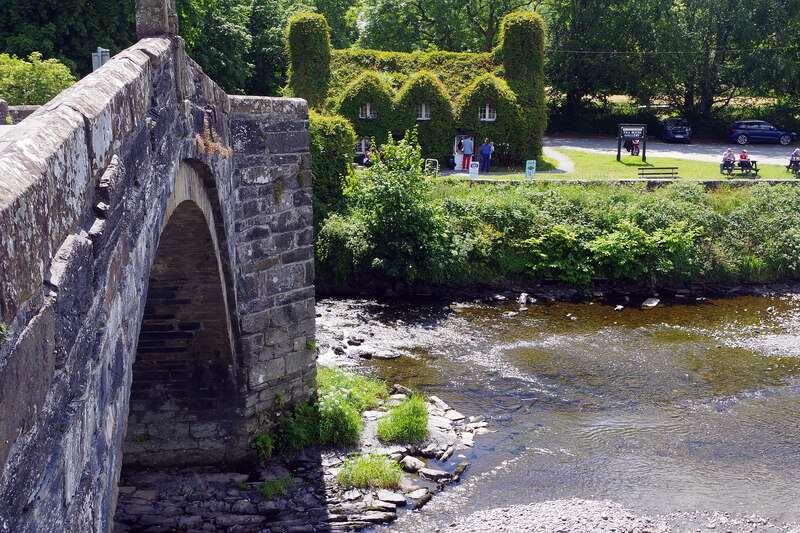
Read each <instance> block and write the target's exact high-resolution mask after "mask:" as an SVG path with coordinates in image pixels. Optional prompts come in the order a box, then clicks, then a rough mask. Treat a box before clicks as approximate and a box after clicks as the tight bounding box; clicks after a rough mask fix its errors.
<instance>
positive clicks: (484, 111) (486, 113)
mask: <svg viewBox="0 0 800 533" xmlns="http://www.w3.org/2000/svg"><path fill="white" fill-rule="evenodd" d="M478 120H481V121H483V122H494V121H495V120H497V112H496V111H495V110H494V108H493V107H492V106H490V105H489V104H483V105H482V106H481V107H480V109H478Z"/></svg>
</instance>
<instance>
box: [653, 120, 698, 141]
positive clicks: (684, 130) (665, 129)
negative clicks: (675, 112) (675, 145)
mask: <svg viewBox="0 0 800 533" xmlns="http://www.w3.org/2000/svg"><path fill="white" fill-rule="evenodd" d="M659 137H660V138H661V140H662V141H664V142H671V141H684V142H687V143H690V142H692V127H691V126H690V125H689V123H688V122H687V121H686V119H685V118H680V117H669V118H668V119H665V120H664V122H662V123H661V131H660V132H659Z"/></svg>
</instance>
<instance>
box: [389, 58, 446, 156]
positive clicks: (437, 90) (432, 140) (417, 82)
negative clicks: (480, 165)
mask: <svg viewBox="0 0 800 533" xmlns="http://www.w3.org/2000/svg"><path fill="white" fill-rule="evenodd" d="M419 104H426V105H427V106H428V107H429V110H430V120H417V106H418V105H419ZM393 114H394V119H395V126H394V128H393V129H395V130H398V131H408V130H410V129H412V128H414V126H416V127H417V138H418V140H419V144H420V146H421V148H422V156H423V157H426V158H428V157H432V158H435V159H439V160H444V158H446V157H448V156H449V155H451V153H452V150H453V144H452V133H453V124H454V120H455V119H454V116H453V106H452V105H451V103H450V100H449V99H448V98H447V92H446V90H445V88H444V85H442V82H441V81H440V80H439V78H438V77H436V75H435V74H433V73H432V72H430V71H425V70H423V71H420V72H417V73H416V74H414V75H412V76H411V77H410V78H409V79H408V81H407V82H406V84H405V85H403V88H402V89H401V90H400V92H399V93H398V94H397V98H396V99H395V105H394V113H393Z"/></svg>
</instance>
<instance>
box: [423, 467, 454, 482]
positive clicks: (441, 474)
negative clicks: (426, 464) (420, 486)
mask: <svg viewBox="0 0 800 533" xmlns="http://www.w3.org/2000/svg"><path fill="white" fill-rule="evenodd" d="M419 476H420V477H421V478H422V479H427V480H428V481H444V480H446V479H450V473H449V472H445V471H444V470H437V469H435V468H420V469H419Z"/></svg>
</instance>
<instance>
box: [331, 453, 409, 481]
mask: <svg viewBox="0 0 800 533" xmlns="http://www.w3.org/2000/svg"><path fill="white" fill-rule="evenodd" d="M401 472H402V469H401V468H400V465H399V464H398V463H397V462H395V461H393V460H391V459H390V458H389V457H386V456H385V455H373V454H358V455H356V456H355V457H353V458H351V459H348V460H347V461H345V462H344V464H343V465H342V469H341V471H340V472H339V483H340V484H342V485H345V486H350V487H359V488H368V487H375V488H380V489H391V488H396V487H399V486H400V474H401Z"/></svg>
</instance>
